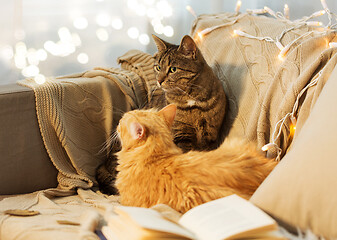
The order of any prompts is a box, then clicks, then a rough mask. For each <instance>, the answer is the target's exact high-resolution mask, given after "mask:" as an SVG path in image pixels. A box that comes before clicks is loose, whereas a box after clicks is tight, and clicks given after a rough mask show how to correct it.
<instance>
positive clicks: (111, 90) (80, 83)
mask: <svg viewBox="0 0 337 240" xmlns="http://www.w3.org/2000/svg"><path fill="white" fill-rule="evenodd" d="M19 83H20V84H22V85H25V86H28V87H31V88H32V89H34V92H35V98H36V112H37V117H38V122H39V126H40V131H41V135H42V138H43V142H44V144H45V147H46V149H47V152H48V154H49V157H50V159H51V161H52V162H53V164H54V166H55V167H56V168H57V170H58V171H59V174H58V182H59V187H60V188H62V189H73V188H76V187H81V188H90V187H92V186H93V185H94V183H95V171H96V168H97V166H98V165H99V164H100V163H101V162H102V161H103V160H104V159H105V157H106V156H105V154H106V152H104V151H101V149H102V148H103V146H104V143H105V141H106V140H107V139H108V138H109V135H110V134H111V133H112V131H113V130H114V126H116V124H117V123H118V120H119V118H120V117H121V115H122V114H123V113H124V112H126V111H129V110H131V109H134V108H138V106H139V105H142V104H143V103H142V102H143V101H144V100H143V99H146V93H145V90H144V88H143V86H142V84H143V83H142V81H141V80H140V78H139V77H138V76H137V75H136V74H134V73H132V72H129V71H124V70H120V69H113V68H111V69H94V70H92V71H88V72H85V73H83V74H76V75H72V76H66V77H62V78H57V79H55V78H50V79H47V81H46V82H45V83H44V84H42V85H39V84H37V83H35V81H34V80H33V79H26V80H23V81H20V82H19Z"/></svg>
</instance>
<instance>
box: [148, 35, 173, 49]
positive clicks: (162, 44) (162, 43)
mask: <svg viewBox="0 0 337 240" xmlns="http://www.w3.org/2000/svg"><path fill="white" fill-rule="evenodd" d="M152 38H153V40H154V43H155V44H156V46H157V49H158V52H162V51H166V50H167V48H168V46H170V45H171V44H170V43H167V42H165V41H164V40H162V39H160V38H159V37H157V36H156V35H153V34H152Z"/></svg>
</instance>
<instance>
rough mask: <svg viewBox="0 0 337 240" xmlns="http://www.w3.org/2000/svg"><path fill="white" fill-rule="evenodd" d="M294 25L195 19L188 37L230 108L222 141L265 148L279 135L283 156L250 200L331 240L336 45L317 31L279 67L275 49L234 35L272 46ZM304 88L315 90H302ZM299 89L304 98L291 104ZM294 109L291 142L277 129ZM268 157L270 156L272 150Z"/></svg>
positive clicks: (286, 131) (285, 130)
mask: <svg viewBox="0 0 337 240" xmlns="http://www.w3.org/2000/svg"><path fill="white" fill-rule="evenodd" d="M221 24H224V25H225V26H224V27H220V28H216V29H215V30H213V31H210V32H209V33H208V34H206V35H204V36H203V37H202V39H201V40H200V38H199V39H198V37H197V36H198V35H197V33H199V32H200V31H202V30H204V29H207V28H211V27H214V26H217V25H221ZM293 26H294V25H289V24H287V23H285V22H282V21H279V20H276V19H274V18H266V17H264V16H252V15H248V14H242V15H239V16H236V15H234V14H228V13H225V14H219V15H203V16H200V17H199V18H198V20H197V21H196V22H195V24H194V27H193V29H192V35H193V36H195V38H196V39H197V40H198V41H199V47H200V49H201V51H202V52H203V54H204V56H205V58H206V60H207V61H208V63H209V64H210V65H212V66H213V68H214V70H215V72H216V73H217V74H218V76H219V77H220V79H221V80H222V81H223V84H224V88H225V92H226V95H227V97H228V108H229V111H228V113H227V116H226V120H225V123H224V126H226V127H227V128H229V129H228V131H227V133H226V134H227V137H228V138H232V137H243V138H246V139H248V140H250V141H256V143H257V145H258V147H262V146H264V145H265V144H267V143H270V142H271V141H272V140H273V133H274V131H275V129H276V132H278V131H280V132H281V134H280V137H279V138H277V139H276V140H275V143H276V144H277V145H278V146H279V147H280V148H281V149H282V154H281V156H284V155H285V157H284V158H283V159H282V160H281V162H280V163H279V164H278V166H277V167H276V169H275V170H274V171H273V172H272V173H271V174H270V176H269V177H268V178H267V179H266V180H265V181H264V183H263V184H262V185H261V186H260V187H259V188H258V190H257V192H256V193H255V194H254V195H253V197H252V199H251V201H252V202H253V203H255V204H257V205H258V206H259V207H261V208H262V209H264V210H266V211H267V212H268V213H270V214H271V215H272V216H274V217H276V218H277V219H279V220H281V221H282V222H283V223H285V224H286V225H287V224H288V226H292V227H293V228H295V229H296V228H299V229H300V230H302V231H304V232H305V231H306V230H310V231H312V232H313V233H314V234H316V235H317V236H323V237H325V238H326V239H336V238H337V232H336V226H337V220H336V218H337V212H336V207H335V202H336V201H337V195H336V194H335V192H334V191H333V186H332V185H331V184H332V183H333V182H336V180H337V179H336V174H335V169H336V166H337V165H336V161H335V159H336V153H337V152H336V150H335V149H336V148H335V147H334V145H336V144H337V139H336V137H335V135H336V134H335V131H336V126H335V125H336V124H335V122H336V111H335V110H334V109H333V108H334V104H333V103H334V102H336V94H335V92H336V84H335V83H336V78H337V74H336V72H335V71H337V70H334V69H336V61H337V55H336V52H337V49H336V48H329V47H328V43H329V42H335V41H337V38H336V34H335V33H333V32H330V33H326V34H322V33H320V32H319V30H318V32H317V33H315V34H310V35H307V36H305V37H303V38H300V39H298V40H297V41H295V43H294V44H293V45H291V47H290V49H289V51H288V53H287V55H286V56H285V59H284V60H283V61H281V60H280V59H278V54H279V53H280V49H278V47H277V46H276V44H275V43H273V42H267V41H264V40H258V39H253V38H247V37H243V36H239V35H235V34H234V30H236V29H238V30H241V31H242V32H244V33H247V34H249V35H251V36H256V37H266V36H268V37H271V38H273V39H276V37H278V36H280V35H281V33H282V32H283V31H284V30H285V29H288V28H291V27H293ZM311 30H312V29H310V28H308V27H301V28H297V29H295V30H292V31H290V32H288V33H286V34H285V35H284V37H283V38H282V41H281V43H282V45H283V46H286V45H287V44H289V43H291V42H292V41H294V40H296V39H297V38H298V37H299V36H301V35H303V34H305V33H308V32H310V31H311ZM333 71H334V72H333ZM316 81H317V83H315V82H316ZM313 83H315V84H313ZM308 84H313V85H312V87H309V88H307V89H306V87H307V86H308ZM322 89H323V90H322ZM302 90H304V93H303V95H302V97H301V98H300V99H299V101H298V102H296V100H297V97H298V96H299V94H300V92H301V91H302ZM316 101H317V103H316ZM297 103H298V108H297V110H296V111H295V116H296V118H297V124H296V131H295V136H294V138H293V139H292V138H291V137H289V136H290V123H291V120H290V119H289V118H286V120H285V121H284V125H283V126H282V127H279V126H278V122H279V121H280V120H281V119H282V118H283V117H285V116H286V115H287V114H288V113H290V112H292V111H293V108H294V106H295V105H296V104H297ZM322 128H324V129H322ZM288 151H289V153H287V152H288ZM286 153H287V154H286ZM268 154H269V156H272V157H275V156H276V151H275V149H270V150H269V152H268Z"/></svg>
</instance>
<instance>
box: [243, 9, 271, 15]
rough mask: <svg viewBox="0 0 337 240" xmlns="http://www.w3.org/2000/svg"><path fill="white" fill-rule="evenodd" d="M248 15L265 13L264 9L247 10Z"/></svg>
mask: <svg viewBox="0 0 337 240" xmlns="http://www.w3.org/2000/svg"><path fill="white" fill-rule="evenodd" d="M246 12H247V13H248V14H257V15H258V14H265V13H267V11H266V10H265V9H247V11H246Z"/></svg>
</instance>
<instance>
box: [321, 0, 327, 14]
mask: <svg viewBox="0 0 337 240" xmlns="http://www.w3.org/2000/svg"><path fill="white" fill-rule="evenodd" d="M321 4H322V6H323V9H324V10H325V11H327V10H328V9H329V8H328V4H326V1H325V0H321Z"/></svg>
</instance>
